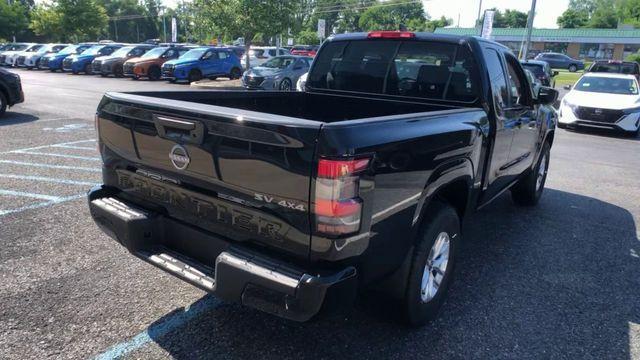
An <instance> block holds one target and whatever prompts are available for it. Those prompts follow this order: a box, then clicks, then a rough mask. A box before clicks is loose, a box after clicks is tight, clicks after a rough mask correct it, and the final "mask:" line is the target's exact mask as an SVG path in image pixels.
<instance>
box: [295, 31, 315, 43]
mask: <svg viewBox="0 0 640 360" xmlns="http://www.w3.org/2000/svg"><path fill="white" fill-rule="evenodd" d="M296 43H298V44H304V45H318V44H320V38H318V34H317V32H315V31H312V30H302V31H300V32H299V33H298V36H296Z"/></svg>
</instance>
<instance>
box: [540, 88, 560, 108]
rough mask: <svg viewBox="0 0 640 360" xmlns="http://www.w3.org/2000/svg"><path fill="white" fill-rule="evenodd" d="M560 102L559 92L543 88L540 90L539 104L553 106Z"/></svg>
mask: <svg viewBox="0 0 640 360" xmlns="http://www.w3.org/2000/svg"><path fill="white" fill-rule="evenodd" d="M556 100H558V90H556V89H552V88H550V87H546V86H541V87H540V88H539V89H538V103H540V104H542V105H551V104H553V103H555V102H556Z"/></svg>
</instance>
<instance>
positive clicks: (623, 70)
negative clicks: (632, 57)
mask: <svg viewBox="0 0 640 360" xmlns="http://www.w3.org/2000/svg"><path fill="white" fill-rule="evenodd" d="M591 72H601V73H618V74H637V73H638V66H637V65H636V64H615V63H612V64H595V65H593V67H592V68H591Z"/></svg>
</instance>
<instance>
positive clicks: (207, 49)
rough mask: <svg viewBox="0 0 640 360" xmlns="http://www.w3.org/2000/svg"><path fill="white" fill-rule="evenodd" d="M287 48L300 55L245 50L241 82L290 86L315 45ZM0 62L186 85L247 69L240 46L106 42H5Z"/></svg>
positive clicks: (282, 50) (273, 49)
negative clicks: (246, 52)
mask: <svg viewBox="0 0 640 360" xmlns="http://www.w3.org/2000/svg"><path fill="white" fill-rule="evenodd" d="M291 50H292V51H293V52H294V53H297V54H300V56H292V55H291V54H290V51H289V50H288V49H285V48H279V49H278V48H276V47H252V48H251V50H250V52H249V62H250V66H251V69H248V71H247V75H246V76H245V77H244V78H245V79H252V80H251V83H250V84H249V83H247V82H244V84H245V85H246V86H247V87H250V88H263V89H273V88H275V89H280V88H282V89H285V90H292V89H294V88H295V84H296V82H297V81H298V78H299V77H300V75H302V74H304V73H306V72H307V71H308V69H309V65H310V61H311V56H313V55H315V52H316V51H317V47H314V46H306V45H304V46H298V47H293V48H292V49H291ZM272 60H273V62H272ZM265 63H268V64H266V65H265ZM0 65H3V66H12V67H25V68H27V69H47V70H49V71H51V72H56V71H61V72H70V73H73V74H81V73H82V74H87V75H101V76H103V77H107V76H115V77H129V78H132V79H134V80H139V79H142V78H146V79H148V80H160V79H164V80H168V81H171V82H177V81H186V82H189V83H191V82H194V81H198V80H201V79H204V78H209V79H216V78H218V77H227V78H229V79H240V78H242V77H243V71H244V70H245V69H247V66H246V59H245V58H244V48H243V47H239V46H197V45H191V44H148V43H145V44H121V43H114V42H111V41H103V42H97V43H80V44H34V43H14V44H7V45H4V46H2V47H0ZM265 69H266V70H265Z"/></svg>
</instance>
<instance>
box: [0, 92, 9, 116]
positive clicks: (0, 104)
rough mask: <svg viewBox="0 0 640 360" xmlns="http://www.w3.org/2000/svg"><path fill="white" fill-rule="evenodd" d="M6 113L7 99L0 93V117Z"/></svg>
mask: <svg viewBox="0 0 640 360" xmlns="http://www.w3.org/2000/svg"><path fill="white" fill-rule="evenodd" d="M6 111H7V98H6V97H5V96H4V94H3V93H2V92H1V91H0V116H2V115H4V113H5V112H6Z"/></svg>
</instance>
